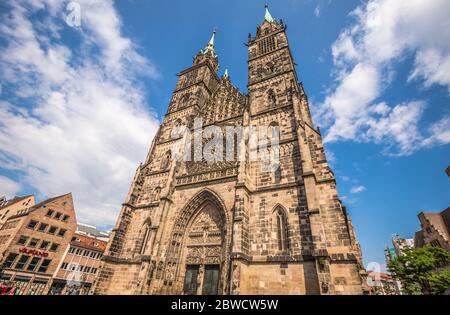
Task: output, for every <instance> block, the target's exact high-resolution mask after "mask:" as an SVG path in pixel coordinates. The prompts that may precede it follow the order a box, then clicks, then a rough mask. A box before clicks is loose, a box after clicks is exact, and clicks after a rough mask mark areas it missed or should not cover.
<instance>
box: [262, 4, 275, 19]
mask: <svg viewBox="0 0 450 315" xmlns="http://www.w3.org/2000/svg"><path fill="white" fill-rule="evenodd" d="M264 7H265V8H266V13H265V14H264V20H266V21H267V22H270V23H272V22H273V21H274V20H273V17H272V15H271V14H270V12H269V6H268V5H267V3H266V5H265V6H264Z"/></svg>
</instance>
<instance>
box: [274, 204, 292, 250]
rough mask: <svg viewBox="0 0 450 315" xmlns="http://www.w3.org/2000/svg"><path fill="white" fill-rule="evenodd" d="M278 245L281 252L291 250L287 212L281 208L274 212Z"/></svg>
mask: <svg viewBox="0 0 450 315" xmlns="http://www.w3.org/2000/svg"><path fill="white" fill-rule="evenodd" d="M274 217H275V229H276V243H277V249H278V250H279V251H287V250H289V241H288V235H289V234H288V224H287V222H288V220H287V216H286V213H285V211H284V210H283V209H282V208H281V207H277V208H276V209H275V211H274Z"/></svg>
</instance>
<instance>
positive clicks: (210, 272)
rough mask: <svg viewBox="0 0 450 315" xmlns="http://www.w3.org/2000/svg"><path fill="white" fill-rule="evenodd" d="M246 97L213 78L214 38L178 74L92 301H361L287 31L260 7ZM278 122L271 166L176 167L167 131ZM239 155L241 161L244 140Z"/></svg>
mask: <svg viewBox="0 0 450 315" xmlns="http://www.w3.org/2000/svg"><path fill="white" fill-rule="evenodd" d="M247 46H248V93H247V94H244V93H242V92H240V91H239V90H238V89H237V88H236V87H235V86H234V85H233V84H232V82H231V80H230V77H229V76H228V73H227V72H225V74H224V75H223V76H222V77H219V76H218V74H217V71H218V67H219V64H218V56H217V55H216V52H215V47H214V33H213V37H212V38H211V40H210V42H209V43H208V45H207V46H206V47H205V48H204V49H202V50H201V51H200V52H199V53H198V54H197V55H196V57H195V58H194V62H193V65H192V66H191V67H189V68H188V69H185V70H183V71H181V72H180V73H179V75H178V76H179V79H178V82H177V85H176V87H175V91H174V92H173V96H172V99H171V102H170V105H169V107H168V110H167V113H166V115H165V117H164V120H163V122H162V124H161V126H160V128H159V130H158V132H157V134H156V136H155V138H154V140H153V143H152V145H151V148H150V150H149V153H148V156H147V158H146V160H145V162H144V163H142V164H141V165H140V166H139V167H138V169H137V171H136V174H135V177H134V179H133V182H132V185H131V188H130V190H129V193H128V196H127V198H126V200H125V203H124V204H123V206H122V210H121V212H120V215H119V218H118V220H117V224H116V226H115V228H114V229H113V231H112V235H111V239H110V242H109V244H108V246H107V249H106V251H105V255H104V257H103V262H102V267H101V269H100V272H99V274H98V277H97V279H96V281H95V284H94V286H93V289H92V292H91V293H93V294H233V295H235V294H361V293H362V280H361V275H362V273H363V266H362V259H361V252H360V248H359V245H358V242H357V240H356V237H355V233H354V229H353V226H352V223H351V220H350V218H349V216H348V214H347V213H346V209H345V207H343V205H342V204H341V201H340V200H339V197H338V193H337V190H336V181H335V178H334V175H333V172H332V171H331V169H330V167H329V165H328V163H327V160H326V157H325V153H324V147H323V144H322V137H321V134H320V131H319V130H318V129H316V128H315V127H314V124H313V121H312V118H311V114H310V110H309V105H308V98H307V96H306V94H305V92H304V90H303V86H302V84H301V83H299V80H298V78H297V74H296V70H295V63H294V60H293V57H292V54H291V51H290V48H289V45H288V39H287V36H286V25H285V24H284V23H283V22H282V21H281V20H280V21H278V20H276V19H274V18H273V17H272V16H271V14H270V13H269V11H268V8H267V7H266V12H265V17H264V21H263V22H262V24H261V25H259V26H258V27H257V31H256V35H255V36H252V35H251V34H249V38H248V43H247ZM195 117H201V118H202V121H203V126H204V127H206V126H209V125H216V126H219V127H220V128H225V127H226V126H244V127H245V126H269V125H272V126H277V127H278V128H279V130H280V136H279V151H278V153H279V165H278V166H277V168H276V169H275V170H265V169H264V168H263V167H261V166H262V165H261V163H262V162H261V161H258V160H249V159H247V160H245V161H240V162H239V161H217V162H214V163H211V162H206V161H198V162H195V161H178V160H176V159H174V158H173V156H172V151H171V148H172V147H173V144H174V142H175V141H179V139H177V138H174V137H172V129H173V128H174V127H176V126H179V125H185V126H188V127H189V128H191V129H193V127H194V126H193V124H194V123H193V121H194V118H195ZM244 150H245V152H246V154H247V155H248V154H249V150H250V149H249V148H248V141H247V142H244Z"/></svg>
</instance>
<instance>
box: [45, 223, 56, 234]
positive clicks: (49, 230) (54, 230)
mask: <svg viewBox="0 0 450 315" xmlns="http://www.w3.org/2000/svg"><path fill="white" fill-rule="evenodd" d="M57 229H58V228H57V227H56V226H53V225H52V226H51V227H50V228H49V229H48V232H47V233H48V234H52V235H53V234H55V233H56V230H57Z"/></svg>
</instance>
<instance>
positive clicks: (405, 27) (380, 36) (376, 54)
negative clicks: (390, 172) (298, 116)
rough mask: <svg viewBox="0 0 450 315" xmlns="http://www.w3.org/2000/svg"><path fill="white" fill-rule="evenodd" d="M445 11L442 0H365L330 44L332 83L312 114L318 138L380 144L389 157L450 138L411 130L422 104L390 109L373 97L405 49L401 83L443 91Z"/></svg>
mask: <svg viewBox="0 0 450 315" xmlns="http://www.w3.org/2000/svg"><path fill="white" fill-rule="evenodd" d="M449 11H450V2H449V1H447V0H431V1H421V0H409V1H389V0H370V1H369V2H368V3H367V4H363V5H361V6H359V7H358V8H357V9H356V10H354V11H353V12H352V14H351V15H352V16H353V17H354V18H355V22H354V23H353V24H352V25H350V26H349V27H347V28H345V29H344V30H343V31H342V32H341V34H340V35H339V37H338V39H337V40H336V42H335V43H334V44H333V46H332V55H333V61H334V64H335V69H334V70H333V74H334V76H335V79H336V88H335V89H333V90H331V92H330V93H329V94H328V95H327V97H326V98H325V100H324V102H323V103H322V104H321V105H320V106H318V109H317V110H316V111H315V113H314V116H315V118H316V120H318V121H319V124H321V125H322V127H325V128H326V127H328V130H327V132H326V135H325V141H339V140H354V141H373V142H377V143H379V142H381V141H387V142H388V143H389V150H386V151H385V153H387V154H396V155H405V154H410V153H412V152H413V151H414V150H417V149H420V148H421V147H424V146H432V145H438V144H444V143H450V141H448V140H447V137H445V136H444V137H441V139H439V138H437V137H432V136H431V135H427V134H421V133H420V132H419V131H418V130H419V128H418V124H419V122H420V120H421V117H422V114H423V110H424V108H425V102H424V101H407V102H404V103H400V104H396V105H394V106H392V105H391V106H390V105H388V104H387V103H386V102H382V101H381V102H380V101H378V102H377V100H378V99H379V98H380V97H381V96H382V95H383V91H384V90H385V88H386V87H387V86H388V85H389V84H390V82H391V81H392V79H393V77H394V75H395V72H394V70H393V69H394V67H395V65H396V63H397V62H398V61H400V60H401V58H402V57H403V56H404V55H406V54H408V53H413V54H414V56H415V62H414V64H413V68H412V69H411V72H410V75H409V79H408V81H412V80H422V82H423V84H424V86H425V87H429V86H431V85H433V84H440V85H442V86H446V87H447V88H448V89H449V92H450V19H449V17H448V13H447V12H449ZM409 110H411V112H410V111H409ZM397 119H399V120H397ZM389 124H394V126H391V125H389ZM404 128H406V129H407V130H405V129H404ZM425 129H426V128H425ZM433 130H437V129H433ZM433 130H431V132H432V131H433ZM409 132H411V134H409V135H408V133H409ZM424 138H427V139H428V140H427V141H425V142H424V141H423V139H424Z"/></svg>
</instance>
